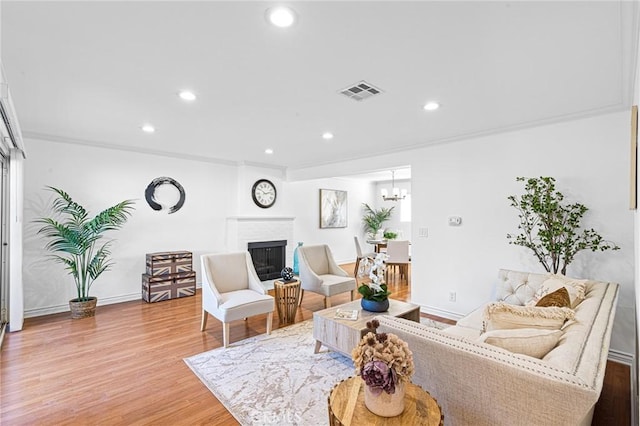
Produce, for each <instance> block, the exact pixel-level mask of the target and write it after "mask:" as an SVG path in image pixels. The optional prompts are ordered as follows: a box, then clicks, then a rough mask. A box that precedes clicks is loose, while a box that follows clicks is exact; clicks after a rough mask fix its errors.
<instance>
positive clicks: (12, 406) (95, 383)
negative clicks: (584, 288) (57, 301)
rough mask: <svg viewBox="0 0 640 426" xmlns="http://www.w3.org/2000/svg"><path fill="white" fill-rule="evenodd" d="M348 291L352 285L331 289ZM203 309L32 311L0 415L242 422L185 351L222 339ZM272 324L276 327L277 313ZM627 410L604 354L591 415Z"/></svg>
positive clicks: (243, 327) (173, 305) (15, 346)
mask: <svg viewBox="0 0 640 426" xmlns="http://www.w3.org/2000/svg"><path fill="white" fill-rule="evenodd" d="M343 267H344V269H345V270H346V271H352V270H353V264H351V265H343ZM390 290H391V291H392V293H393V294H392V297H393V298H397V299H400V300H407V299H409V296H410V292H409V289H408V286H407V285H406V283H404V282H398V283H395V284H391V285H390ZM348 301H349V296H348V294H343V295H339V296H335V297H334V298H333V299H332V302H333V304H339V303H345V302H348ZM322 308H323V301H322V297H320V296H318V295H316V294H313V293H309V292H307V293H306V294H305V297H304V301H303V303H302V307H301V309H299V310H298V312H297V315H296V322H300V321H304V320H307V319H310V318H312V315H313V312H314V311H317V310H320V309H322ZM200 312H201V299H200V292H199V291H198V293H197V295H196V296H194V297H186V298H182V299H177V300H171V301H166V302H160V303H153V304H148V303H145V302H143V301H133V302H126V303H120V304H116V305H107V306H99V307H98V312H97V316H96V317H95V318H86V319H82V320H71V319H70V318H69V314H68V313H61V314H55V315H47V316H43V317H37V318H28V319H27V320H26V321H25V326H24V330H23V331H21V332H18V333H8V334H7V335H6V336H5V341H4V344H3V348H2V350H1V351H0V386H1V389H0V391H1V394H0V424H2V425H97V424H100V425H178V424H179V425H199V424H202V425H204V424H208V425H213V424H215V425H236V424H238V423H237V422H236V421H235V419H234V418H233V417H232V416H231V415H230V414H229V412H228V411H227V410H226V409H225V408H224V407H223V406H222V404H220V402H218V400H217V399H216V398H215V397H214V396H213V395H212V394H211V392H209V390H208V389H207V388H206V387H205V386H204V385H203V384H202V383H201V382H200V380H198V378H197V377H196V376H195V375H194V374H193V373H192V372H191V370H190V369H189V368H188V367H187V366H186V364H185V363H184V362H183V361H182V359H183V358H185V357H188V356H191V355H195V354H198V353H201V352H204V351H208V350H211V349H215V348H218V347H221V346H222V326H221V324H220V322H218V321H217V320H216V319H215V318H210V319H209V322H208V327H207V330H206V331H205V332H204V333H201V332H200ZM265 318H266V316H265V315H261V316H258V317H254V318H250V319H249V320H247V321H237V322H234V323H232V324H231V344H232V345H233V344H234V342H238V341H240V340H242V339H244V338H247V337H251V336H255V335H258V334H262V333H264V332H265ZM435 318H436V319H437V317H435ZM273 326H274V329H276V328H278V327H279V324H278V319H277V315H276V316H274V322H273ZM310 350H312V348H310ZM629 410H630V391H629V367H627V366H624V365H621V364H617V363H611V362H609V363H608V364H607V374H606V376H605V383H604V388H603V391H602V397H601V398H600V401H599V402H598V405H597V406H596V413H595V418H594V422H593V424H594V425H628V424H629V422H630V420H629V419H630V417H629Z"/></svg>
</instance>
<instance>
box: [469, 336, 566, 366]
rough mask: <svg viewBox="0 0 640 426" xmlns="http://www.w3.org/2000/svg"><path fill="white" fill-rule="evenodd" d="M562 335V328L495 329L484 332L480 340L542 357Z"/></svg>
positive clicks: (514, 351) (509, 349)
mask: <svg viewBox="0 0 640 426" xmlns="http://www.w3.org/2000/svg"><path fill="white" fill-rule="evenodd" d="M561 336H562V331H561V330H540V329H537V328H520V329H511V330H494V331H489V332H487V333H484V334H483V335H481V336H480V337H479V338H478V341H480V342H485V343H488V344H490V345H493V346H498V347H500V348H503V349H506V350H508V351H510V352H513V353H517V354H523V355H528V356H531V357H534V358H539V359H542V357H544V356H545V355H546V354H547V353H549V351H551V349H553V348H555V347H556V345H557V344H558V340H560V337H561Z"/></svg>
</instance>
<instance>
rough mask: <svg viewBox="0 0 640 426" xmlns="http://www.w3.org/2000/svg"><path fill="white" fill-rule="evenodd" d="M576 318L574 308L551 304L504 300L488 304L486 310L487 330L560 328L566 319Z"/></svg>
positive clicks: (485, 322) (485, 323)
mask: <svg viewBox="0 0 640 426" xmlns="http://www.w3.org/2000/svg"><path fill="white" fill-rule="evenodd" d="M573 318H574V312H573V310H571V309H569V308H559V307H557V306H551V307H548V308H540V307H536V306H517V305H510V304H508V303H504V302H494V303H490V304H489V305H487V307H486V309H485V312H484V319H485V321H484V325H485V330H483V331H490V330H504V329H512V328H538V329H547V330H559V329H560V328H562V326H563V325H564V323H565V321H566V320H571V319H573Z"/></svg>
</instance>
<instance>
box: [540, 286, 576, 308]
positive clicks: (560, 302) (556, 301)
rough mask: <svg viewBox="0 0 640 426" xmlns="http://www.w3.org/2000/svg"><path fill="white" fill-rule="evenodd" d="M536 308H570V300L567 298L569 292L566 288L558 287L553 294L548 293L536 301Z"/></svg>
mask: <svg viewBox="0 0 640 426" xmlns="http://www.w3.org/2000/svg"><path fill="white" fill-rule="evenodd" d="M536 306H538V307H541V308H546V307H549V306H557V307H559V308H563V307H564V308H570V307H571V299H570V298H569V291H568V290H567V288H566V287H560V288H559V289H557V290H556V291H554V292H553V293H549V294H547V295H546V296H544V297H543V298H542V299H540V300H538V303H536Z"/></svg>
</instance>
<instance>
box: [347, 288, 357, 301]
mask: <svg viewBox="0 0 640 426" xmlns="http://www.w3.org/2000/svg"><path fill="white" fill-rule="evenodd" d="M349 293H351V301H352V302H353V300H354V299H355V297H356V291H355V290H351V291H350V292H349Z"/></svg>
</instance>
